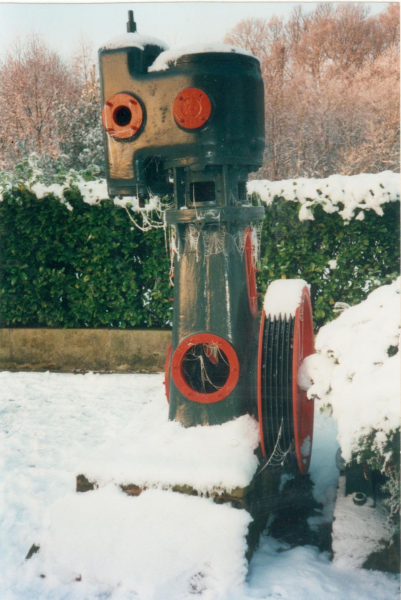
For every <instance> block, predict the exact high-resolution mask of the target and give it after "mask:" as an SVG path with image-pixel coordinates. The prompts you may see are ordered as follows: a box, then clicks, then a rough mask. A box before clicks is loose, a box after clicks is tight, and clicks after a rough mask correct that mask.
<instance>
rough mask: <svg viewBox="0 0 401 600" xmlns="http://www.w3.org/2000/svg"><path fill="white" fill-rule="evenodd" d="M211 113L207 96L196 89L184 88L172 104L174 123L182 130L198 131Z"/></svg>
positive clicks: (210, 105)
mask: <svg viewBox="0 0 401 600" xmlns="http://www.w3.org/2000/svg"><path fill="white" fill-rule="evenodd" d="M211 113H212V103H211V102H210V99H209V97H208V95H207V94H205V92H204V91H202V90H200V89H198V88H186V89H185V90H182V92H180V93H179V94H178V95H177V96H176V98H175V100H174V103H173V115H174V119H175V121H176V123H177V124H178V125H179V126H180V127H183V128H184V129H199V127H202V125H204V124H205V123H206V121H207V120H208V119H209V117H210V115H211Z"/></svg>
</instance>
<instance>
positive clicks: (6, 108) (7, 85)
mask: <svg viewBox="0 0 401 600" xmlns="http://www.w3.org/2000/svg"><path fill="white" fill-rule="evenodd" d="M77 94H79V85H78V82H77V81H76V78H75V77H74V75H73V73H72V70H71V69H70V67H69V66H68V65H67V64H66V63H65V62H63V61H62V60H61V58H60V57H59V55H58V54H57V53H55V52H52V51H51V50H50V49H49V48H48V47H47V46H46V44H45V43H44V42H43V41H42V40H41V39H40V38H39V37H38V36H37V35H35V34H32V35H31V36H29V37H28V38H27V39H26V40H24V42H21V41H17V42H16V43H15V44H14V45H13V47H12V48H10V50H9V51H8V53H7V55H6V56H5V59H4V60H3V62H2V64H1V65H0V110H1V113H2V128H1V134H0V136H1V139H2V140H3V152H4V151H6V152H7V154H8V157H9V159H10V160H11V161H15V160H17V159H18V158H19V155H20V154H21V152H22V153H25V154H26V153H27V151H28V150H31V151H36V152H38V153H43V152H47V153H49V154H50V155H52V156H55V155H57V153H58V141H59V135H58V131H57V120H56V118H55V113H56V110H57V109H58V107H59V106H60V104H63V103H64V104H66V103H73V102H74V101H75V100H76V98H77ZM4 162H7V161H6V160H5V157H4V154H3V163H4Z"/></svg>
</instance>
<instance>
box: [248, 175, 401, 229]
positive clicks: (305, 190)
mask: <svg viewBox="0 0 401 600" xmlns="http://www.w3.org/2000/svg"><path fill="white" fill-rule="evenodd" d="M247 187H248V193H249V194H257V195H258V196H259V197H260V199H261V200H262V201H263V202H266V204H267V205H270V204H272V202H273V201H274V199H275V198H283V199H284V200H287V201H290V202H298V203H299V204H300V210H299V220H300V221H308V220H313V219H314V216H313V208H314V207H315V206H318V205H319V206H321V207H322V208H323V210H324V211H325V212H326V213H329V214H331V213H334V212H338V214H339V215H340V216H341V218H342V219H344V221H350V220H351V219H353V218H355V219H358V220H360V221H362V220H363V219H364V218H365V211H366V210H373V211H375V213H376V214H378V215H379V216H383V204H386V203H387V202H395V201H396V200H399V199H400V174H399V173H393V172H392V171H383V173H362V174H361V175H331V176H330V177H327V178H326V179H313V178H312V179H305V178H300V179H288V180H285V181H267V180H261V181H257V180H255V181H250V182H249V183H248V186H247ZM356 211H358V212H357V214H355V212H356Z"/></svg>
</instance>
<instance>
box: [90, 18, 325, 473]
mask: <svg viewBox="0 0 401 600" xmlns="http://www.w3.org/2000/svg"><path fill="white" fill-rule="evenodd" d="M127 29H128V33H127V34H126V37H124V39H122V40H121V39H119V40H118V42H117V43H111V44H110V45H108V46H106V47H104V48H102V49H101V50H100V51H99V62H100V74H101V87H102V96H103V102H104V107H103V113H102V118H103V124H104V128H105V147H106V155H107V181H108V189H109V194H110V196H116V195H117V196H135V197H136V198H137V199H139V206H141V205H142V206H144V203H145V202H146V201H147V199H149V197H150V196H152V195H159V196H163V195H166V194H170V195H171V196H173V198H174V201H173V205H172V207H171V208H169V209H168V210H167V211H166V212H165V214H164V217H165V223H166V225H169V226H170V227H171V228H172V230H173V231H174V240H175V244H174V247H173V248H172V252H173V253H174V256H173V263H174V274H175V277H174V298H173V300H174V312H173V336H172V338H173V339H172V345H171V347H170V348H169V351H168V355H167V359H166V364H165V377H166V381H165V384H166V394H167V397H168V399H169V418H170V419H172V420H176V421H179V422H180V423H182V424H183V425H185V426H187V427H188V426H196V425H215V424H222V423H225V422H226V421H229V420H231V419H234V418H236V417H239V416H241V415H244V414H251V415H254V416H255V417H256V418H257V419H258V420H259V427H260V435H261V451H262V454H263V455H264V456H265V457H266V458H267V459H268V460H269V463H270V462H271V459H272V458H273V457H274V458H275V461H276V463H277V464H282V460H284V459H285V457H287V456H290V455H291V456H295V455H296V461H297V463H298V467H299V470H300V471H301V473H306V472H307V469H308V466H309V461H310V454H311V452H310V449H311V444H312V432H313V401H309V400H308V398H307V396H306V392H305V391H303V390H301V389H300V388H299V386H298V383H297V373H298V368H299V366H300V365H301V363H302V361H303V360H304V358H305V357H306V356H308V354H310V353H311V352H313V325H312V313H311V305H310V298H309V291H308V286H307V284H306V283H305V282H303V281H302V280H296V281H291V280H288V282H287V284H285V285H284V287H283V286H282V284H279V286H278V287H277V285H276V286H275V287H274V290H278V294H279V297H280V298H283V297H284V298H285V297H289V298H291V297H293V302H292V304H293V306H294V311H293V313H292V314H291V315H288V318H287V316H286V315H285V314H284V315H281V314H280V311H278V312H276V309H274V310H273V311H271V310H270V308H269V307H268V306H267V305H265V309H266V312H265V310H264V311H263V312H262V319H261V322H260V321H259V316H258V315H259V312H258V302H257V296H258V294H257V292H256V278H255V272H256V270H255V250H256V249H257V245H258V244H257V235H255V233H256V232H258V231H260V226H261V221H263V219H264V216H265V208H264V207H262V206H252V205H251V203H250V202H249V200H248V197H247V193H246V182H247V179H248V175H249V173H251V172H254V171H256V170H258V168H259V167H260V166H261V165H262V160H263V153H264V147H265V140H264V89H263V80H262V77H261V71H260V65H259V61H258V59H257V58H255V57H254V56H252V55H251V54H250V53H248V52H246V51H243V50H241V49H238V48H232V47H231V46H219V47H218V48H215V49H210V48H209V49H208V48H195V50H193V49H192V50H191V49H189V50H188V51H185V50H184V51H183V52H181V53H174V52H173V53H170V52H168V51H164V52H163V50H165V44H164V43H163V42H160V41H159V40H155V39H154V38H146V37H143V36H139V35H138V34H137V33H136V26H135V23H134V22H133V19H132V14H131V16H130V21H129V22H128V27H127ZM273 283H275V284H276V283H277V282H273ZM271 285H273V284H271ZM278 288H279V289H278ZM269 289H270V288H269ZM272 293H273V288H272ZM274 293H276V292H274ZM270 296H271V294H270ZM285 304H286V305H287V304H288V303H287V302H286V303H285ZM273 305H274V306H276V305H277V303H276V302H273ZM266 306H267V308H266ZM295 308H296V310H295ZM282 457H284V458H282Z"/></svg>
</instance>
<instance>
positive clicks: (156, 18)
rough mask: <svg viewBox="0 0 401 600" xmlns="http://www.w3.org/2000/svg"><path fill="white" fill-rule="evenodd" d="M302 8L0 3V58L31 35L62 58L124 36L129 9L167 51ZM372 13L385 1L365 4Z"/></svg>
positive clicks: (219, 38)
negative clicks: (87, 44) (246, 21)
mask: <svg viewBox="0 0 401 600" xmlns="http://www.w3.org/2000/svg"><path fill="white" fill-rule="evenodd" d="M299 4H302V5H303V6H304V8H305V11H306V12H308V11H310V10H313V9H314V8H315V7H316V5H317V3H316V2H115V3H102V4H95V3H85V4H84V3H82V4H78V3H75V4H61V3H42V4H38V3H29V4H22V3H3V2H2V0H0V28H1V38H0V55H4V53H5V52H6V51H7V48H8V47H9V46H10V44H11V43H12V42H13V40H15V38H16V37H17V36H20V37H21V38H23V37H25V36H26V35H28V34H29V33H30V32H32V31H35V32H36V33H39V34H41V35H42V36H43V38H44V39H45V41H46V42H47V43H48V45H49V46H50V47H51V48H52V49H53V50H57V51H58V52H60V54H61V55H62V56H64V57H65V58H67V57H68V56H69V55H70V54H71V53H72V52H73V50H74V47H76V46H77V44H78V40H79V39H80V38H81V37H82V36H84V37H85V38H87V39H89V40H91V41H92V42H93V46H94V49H97V48H99V47H100V46H101V45H103V44H104V43H105V42H107V41H108V40H109V39H112V38H113V37H116V36H118V35H120V34H121V33H124V32H125V31H126V21H127V11H128V10H130V9H132V10H134V15H135V21H136V23H137V29H138V31H139V33H142V34H146V35H152V36H154V37H157V38H160V39H161V40H163V41H165V42H167V44H168V45H169V46H170V48H174V47H179V46H186V45H189V44H197V43H203V42H205V43H210V42H222V41H223V38H224V35H225V34H226V33H227V32H228V31H229V30H230V29H231V28H232V27H234V26H235V25H236V24H237V23H238V22H239V21H240V20H241V19H243V18H246V17H262V18H266V19H270V18H271V17H272V16H273V15H277V16H284V17H286V16H288V15H289V14H290V13H291V11H292V9H293V8H294V6H298V5H299ZM366 4H367V5H368V6H369V7H370V10H371V13H372V14H373V13H376V12H380V11H381V10H383V9H384V8H385V7H386V4H387V3H385V2H376V3H373V2H368V3H366Z"/></svg>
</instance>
